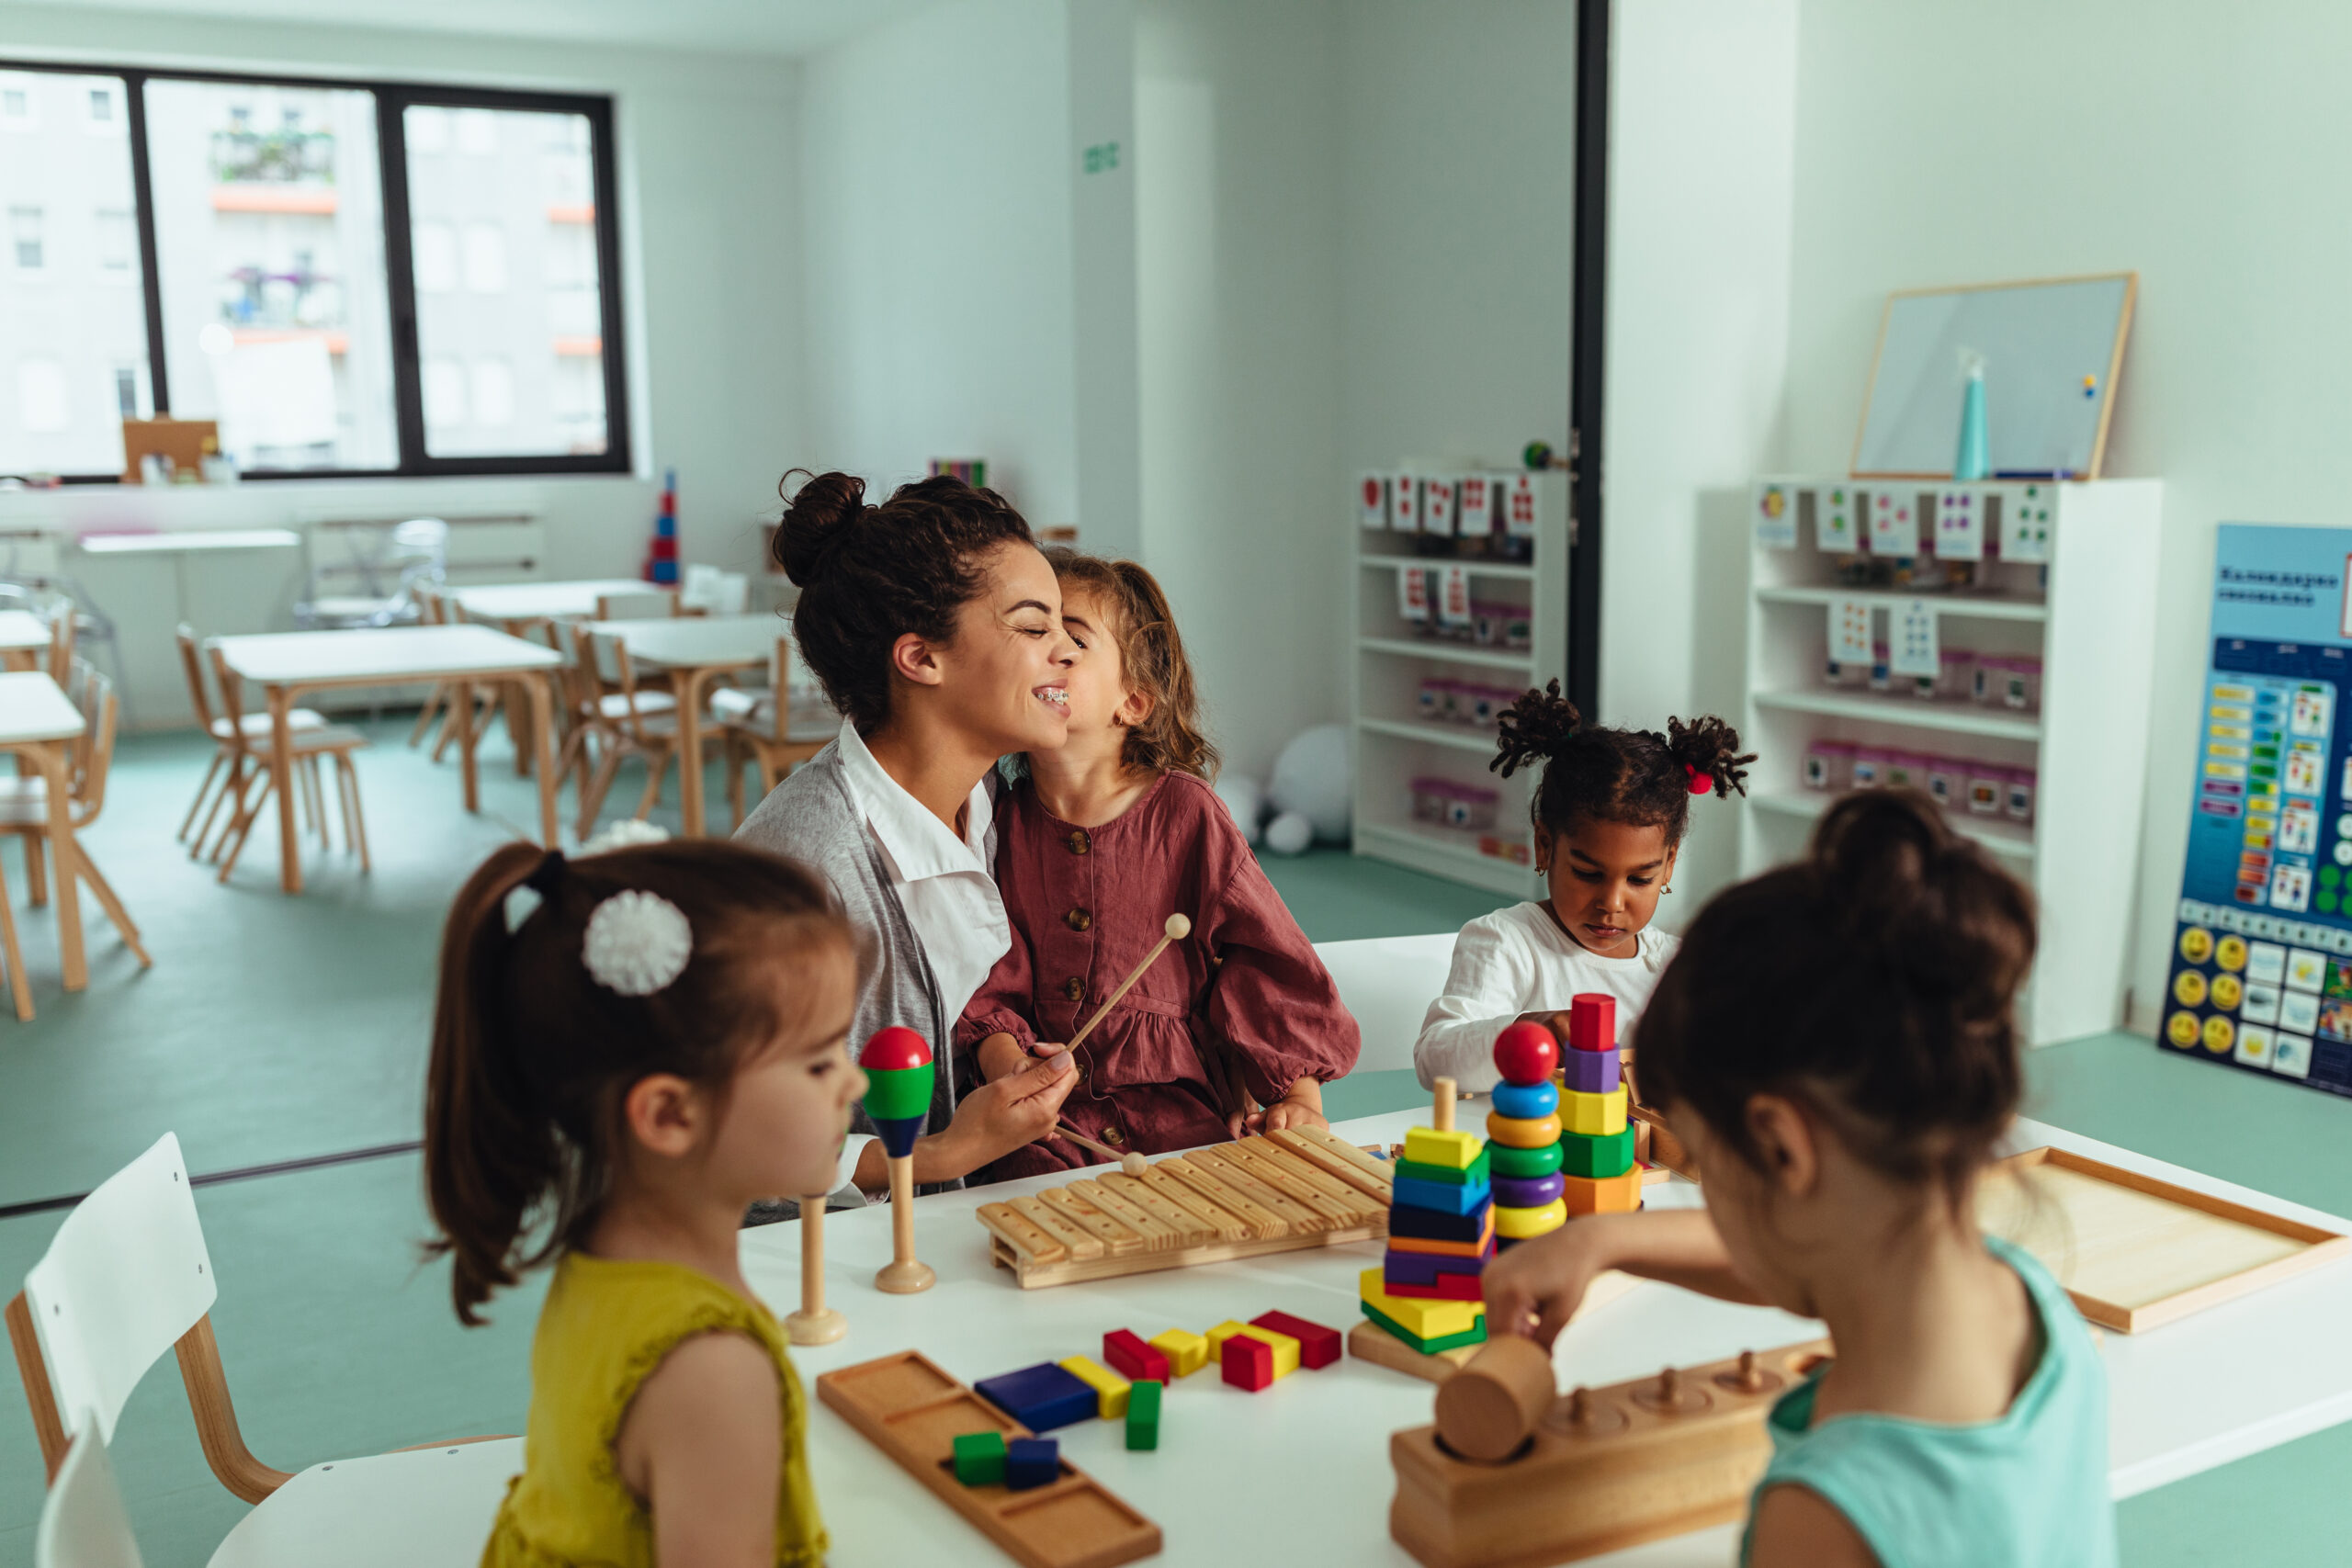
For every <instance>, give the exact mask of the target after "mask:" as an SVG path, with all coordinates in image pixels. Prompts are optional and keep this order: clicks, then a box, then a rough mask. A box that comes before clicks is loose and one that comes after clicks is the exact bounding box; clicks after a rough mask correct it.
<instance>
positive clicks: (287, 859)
mask: <svg viewBox="0 0 2352 1568" xmlns="http://www.w3.org/2000/svg"><path fill="white" fill-rule="evenodd" d="M215 646H216V647H218V648H219V649H220V655H221V658H222V659H223V660H226V661H227V663H228V666H229V668H230V669H231V670H232V671H236V673H237V674H238V675H239V676H240V677H242V678H243V679H244V680H247V681H250V682H254V684H255V685H258V686H260V687H261V688H262V690H263V692H264V694H266V697H267V699H268V702H269V716H270V734H271V746H270V758H269V768H270V777H271V782H272V784H273V786H274V787H275V789H276V791H277V843H278V852H279V867H280V869H279V882H280V885H281V886H284V888H285V889H286V891H287V892H288V893H300V891H302V862H301V856H300V852H299V850H298V849H297V846H296V840H295V833H294V804H293V802H294V795H293V791H292V790H291V789H290V788H289V787H288V786H289V784H290V782H291V773H292V771H293V761H292V759H293V750H292V745H291V740H290V738H289V736H288V732H287V716H288V713H289V712H290V711H291V710H292V708H293V706H294V699H295V697H296V696H298V695H299V694H302V693H304V692H314V691H321V690H324V689H326V688H329V687H334V686H386V685H405V684H407V683H409V682H442V681H454V682H458V686H459V690H458V694H457V695H458V699H459V700H457V701H454V702H452V703H451V705H450V714H451V716H452V717H453V719H454V720H455V722H456V723H457V726H458V749H459V751H460V754H461V756H462V759H463V768H464V774H465V787H466V809H467V810H469V811H477V810H480V809H481V775H480V773H479V772H478V770H477V769H476V767H475V761H474V733H473V711H474V709H473V686H474V683H475V682H503V681H512V682H515V683H517V684H519V685H521V686H522V687H523V688H524V691H525V694H526V696H527V697H528V698H529V700H530V705H531V726H530V733H531V735H532V736H533V737H535V738H536V744H537V748H538V753H539V756H538V777H539V836H540V838H541V840H543V841H544V842H546V843H548V844H550V845H552V844H554V843H555V842H556V820H555V787H556V780H555V776H554V765H553V762H552V761H551V759H550V758H549V756H548V712H549V707H550V698H549V696H548V679H547V678H548V671H551V670H554V669H555V668H556V667H557V666H559V665H560V664H561V663H562V662H563V660H561V659H560V658H558V657H557V655H556V653H555V651H554V649H548V648H543V647H541V646H540V645H539V644H537V643H535V642H526V641H524V640H523V639H522V638H521V637H508V636H507V635H506V634H505V633H503V632H497V631H492V630H491V629H490V628H489V627H488V626H386V627H381V628H375V629H369V630H364V631H339V632H266V633H262V634H259V635H256V636H251V637H220V638H217V639H216V640H215Z"/></svg>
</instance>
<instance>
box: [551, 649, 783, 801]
mask: <svg viewBox="0 0 2352 1568" xmlns="http://www.w3.org/2000/svg"><path fill="white" fill-rule="evenodd" d="M789 628H790V623H789V622H787V621H786V620H784V619H783V618H782V617H780V616H777V615H681V616H676V617H672V618H663V619H655V620H641V621H592V622H590V623H589V626H588V629H589V631H590V632H592V633H594V634H595V635H596V636H599V637H618V638H619V639H620V640H621V642H622V644H623V645H624V646H625V647H627V649H628V657H629V660H630V662H631V663H633V664H648V665H651V666H652V667H654V668H655V669H657V670H662V671H667V672H668V674H669V677H670V689H671V690H672V691H673V693H675V694H677V701H678V819H679V824H680V830H681V831H682V832H683V833H684V835H685V836H686V837H687V838H690V839H694V838H700V837H701V836H702V831H703V801H702V703H703V685H704V683H705V682H707V681H708V680H709V679H710V678H711V677H712V676H713V675H717V674H720V673H723V672H724V671H729V670H741V669H744V668H746V667H748V666H751V665H754V664H765V663H767V662H768V661H769V660H771V659H773V658H775V641H776V638H777V637H782V636H783V635H784V634H785V633H786V631H787V630H788V629H789Z"/></svg>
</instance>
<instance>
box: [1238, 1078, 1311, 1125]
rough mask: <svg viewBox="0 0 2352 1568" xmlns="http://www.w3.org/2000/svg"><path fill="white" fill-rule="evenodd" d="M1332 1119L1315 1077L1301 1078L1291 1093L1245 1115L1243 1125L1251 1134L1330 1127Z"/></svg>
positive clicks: (1292, 1086)
mask: <svg viewBox="0 0 2352 1568" xmlns="http://www.w3.org/2000/svg"><path fill="white" fill-rule="evenodd" d="M1330 1124H1331V1123H1330V1122H1329V1120H1328V1119H1327V1118H1326V1117H1325V1116H1324V1114H1323V1086H1322V1085H1321V1084H1319V1083H1317V1082H1316V1081H1315V1079H1313V1078H1301V1079H1299V1080H1298V1081H1297V1082H1296V1083H1295V1084H1293V1085H1291V1086H1290V1092H1289V1093H1288V1094H1286V1095H1283V1097H1282V1098H1281V1099H1280V1100H1276V1101H1274V1102H1273V1103H1272V1105H1269V1106H1267V1107H1266V1108H1265V1109H1264V1110H1263V1111H1254V1112H1252V1113H1251V1114H1250V1116H1248V1117H1246V1118H1245V1119H1244V1122H1243V1125H1244V1126H1245V1127H1246V1128H1247V1130H1248V1131H1250V1132H1252V1133H1279V1132H1281V1131H1282V1130H1283V1128H1284V1127H1329V1125H1330Z"/></svg>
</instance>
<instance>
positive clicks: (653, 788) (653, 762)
mask: <svg viewBox="0 0 2352 1568" xmlns="http://www.w3.org/2000/svg"><path fill="white" fill-rule="evenodd" d="M670 756H671V752H670V750H667V749H665V750H659V751H649V752H647V753H646V757H645V793H644V794H643V795H639V797H638V801H637V819H638V820H639V821H640V822H642V821H644V820H645V819H646V818H648V817H650V816H651V815H652V814H653V803H654V802H655V801H657V800H660V799H661V798H662V774H664V773H668V772H669V771H670ZM685 765H686V764H685V763H684V761H681V762H680V763H679V764H678V766H679V767H680V768H681V769H683V768H684V767H685Z"/></svg>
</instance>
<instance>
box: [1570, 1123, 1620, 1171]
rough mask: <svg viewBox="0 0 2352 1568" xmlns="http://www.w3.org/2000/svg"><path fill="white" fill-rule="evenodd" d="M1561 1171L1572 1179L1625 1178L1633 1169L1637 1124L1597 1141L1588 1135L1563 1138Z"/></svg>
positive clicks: (1599, 1138)
mask: <svg viewBox="0 0 2352 1568" xmlns="http://www.w3.org/2000/svg"><path fill="white" fill-rule="evenodd" d="M1560 1168H1561V1169H1563V1170H1565V1171H1566V1172H1567V1173H1568V1174H1569V1175H1570V1176H1581V1177H1585V1178H1588V1179H1600V1178H1604V1177H1611V1176H1623V1175H1624V1174H1625V1173H1626V1172H1627V1171H1629V1170H1631V1169H1633V1168H1634V1123H1632V1122H1626V1123H1625V1130H1624V1131H1623V1132H1622V1133H1611V1134H1607V1135H1605V1136H1601V1137H1595V1136H1593V1135H1592V1134H1589V1133H1563V1134H1560Z"/></svg>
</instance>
